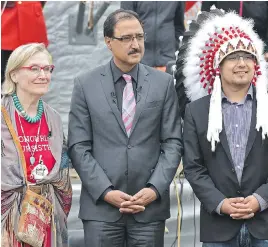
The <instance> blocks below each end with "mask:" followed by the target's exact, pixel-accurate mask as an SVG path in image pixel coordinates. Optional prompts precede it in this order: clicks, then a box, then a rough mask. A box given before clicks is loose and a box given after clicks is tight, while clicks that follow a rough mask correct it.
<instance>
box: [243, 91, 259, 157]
mask: <svg viewBox="0 0 268 247" xmlns="http://www.w3.org/2000/svg"><path fill="white" fill-rule="evenodd" d="M255 98H256V94H255V93H254V99H253V102H252V113H251V124H250V130H249V135H248V142H247V147H246V154H245V160H246V159H247V157H248V154H249V152H250V150H251V149H252V146H253V143H254V141H255V138H256V135H257V130H256V113H257V101H256V99H255Z"/></svg>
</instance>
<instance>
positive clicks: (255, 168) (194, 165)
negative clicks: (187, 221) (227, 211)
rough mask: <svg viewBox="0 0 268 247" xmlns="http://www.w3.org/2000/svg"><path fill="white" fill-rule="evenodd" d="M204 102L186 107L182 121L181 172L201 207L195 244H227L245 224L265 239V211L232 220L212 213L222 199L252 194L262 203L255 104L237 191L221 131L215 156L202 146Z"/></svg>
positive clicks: (265, 174) (267, 174)
mask: <svg viewBox="0 0 268 247" xmlns="http://www.w3.org/2000/svg"><path fill="white" fill-rule="evenodd" d="M209 103H210V96H206V97H203V98H201V99H199V100H196V101H194V102H192V103H190V104H188V105H187V107H186V112H185V120H184V134H183V138H184V150H185V155H184V171H185V176H186V178H187V179H188V181H189V182H190V184H191V186H192V188H193V190H194V192H195V194H196V196H197V197H198V198H199V200H200V201H201V212H200V239H201V241H202V242H223V241H228V240H230V239H232V238H233V237H234V236H235V235H236V234H237V233H238V232H239V230H240V228H241V225H242V224H243V223H244V222H245V223H246V224H247V227H248V229H249V231H250V233H251V234H252V235H253V236H254V237H255V238H258V239H268V210H264V211H263V212H259V213H256V214H255V216H254V217H253V218H252V219H249V220H246V221H243V220H233V219H232V218H231V217H230V216H228V215H223V216H220V215H218V214H217V213H216V212H215V210H216V208H217V206H218V204H219V203H220V202H221V201H222V200H223V199H224V198H230V197H241V196H242V197H247V196H249V195H252V194H253V193H254V192H256V193H257V194H259V195H260V196H261V197H262V198H264V199H265V200H267V201H268V139H267V138H266V139H265V140H262V136H261V132H258V131H257V130H256V129H255V126H256V105H257V103H256V100H254V101H253V106H252V119H251V127H250V133H249V138H248V143H247V147H246V156H245V166H244V170H243V176H242V180H241V185H239V182H238V179H237V176H236V173H235V169H234V165H233V162H232V157H231V153H230V150H229V146H228V141H227V137H226V133H225V130H224V128H223V130H222V132H221V133H220V143H218V144H217V147H216V151H215V152H212V151H211V144H210V142H208V141H207V137H206V136H207V128H208V113H209Z"/></svg>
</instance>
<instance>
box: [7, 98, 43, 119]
mask: <svg viewBox="0 0 268 247" xmlns="http://www.w3.org/2000/svg"><path fill="white" fill-rule="evenodd" d="M11 96H12V98H13V101H14V104H15V107H16V109H17V110H18V111H19V113H20V115H22V116H23V117H24V118H25V120H26V121H27V122H28V123H36V122H38V121H39V120H40V119H41V117H42V114H43V111H44V107H43V101H42V100H41V99H40V100H39V102H38V107H37V114H36V116H35V117H30V116H29V115H28V114H27V113H26V112H25V110H24V109H23V107H22V105H21V103H20V101H19V98H18V96H17V94H16V93H13V94H12V95H11Z"/></svg>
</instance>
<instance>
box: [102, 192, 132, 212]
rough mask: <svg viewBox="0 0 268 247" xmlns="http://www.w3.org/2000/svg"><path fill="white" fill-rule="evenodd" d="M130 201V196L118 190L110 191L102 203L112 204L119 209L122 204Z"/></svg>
mask: <svg viewBox="0 0 268 247" xmlns="http://www.w3.org/2000/svg"><path fill="white" fill-rule="evenodd" d="M130 199H131V196H130V195H128V194H126V193H124V192H122V191H120V190H111V191H109V192H108V193H107V194H106V195H105V197H104V201H106V202H108V203H110V204H112V205H113V206H115V207H117V208H120V205H121V203H122V202H125V201H128V200H130Z"/></svg>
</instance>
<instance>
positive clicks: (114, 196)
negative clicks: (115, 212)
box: [104, 190, 145, 214]
mask: <svg viewBox="0 0 268 247" xmlns="http://www.w3.org/2000/svg"><path fill="white" fill-rule="evenodd" d="M130 199H131V196H130V195H128V194H126V193H124V192H122V191H120V190H112V191H109V192H108V193H107V194H106V195H105V197H104V201H106V202H108V203H110V204H111V205H113V206H115V207H117V208H119V211H120V212H121V213H133V214H134V213H138V212H141V211H144V210H145V207H143V206H141V205H135V203H134V204H133V203H132V204H131V205H129V206H127V207H126V208H125V209H124V210H122V211H121V208H120V207H121V204H122V203H123V202H128V201H130Z"/></svg>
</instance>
